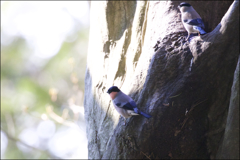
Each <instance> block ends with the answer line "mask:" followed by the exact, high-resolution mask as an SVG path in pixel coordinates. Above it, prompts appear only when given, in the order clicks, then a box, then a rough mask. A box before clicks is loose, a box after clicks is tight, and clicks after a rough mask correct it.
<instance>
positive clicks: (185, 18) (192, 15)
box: [178, 2, 207, 41]
mask: <svg viewBox="0 0 240 160" xmlns="http://www.w3.org/2000/svg"><path fill="white" fill-rule="evenodd" d="M178 8H179V10H180V11H181V15H182V23H183V25H184V27H185V29H186V30H187V32H188V37H187V39H186V41H187V40H188V38H189V36H190V35H191V33H198V35H199V36H200V34H206V33H207V32H205V31H204V28H205V26H204V23H203V20H202V18H201V17H200V15H199V14H198V13H197V12H196V11H195V9H194V8H193V7H192V6H191V5H190V4H189V3H186V2H182V3H181V4H180V5H179V6H178Z"/></svg>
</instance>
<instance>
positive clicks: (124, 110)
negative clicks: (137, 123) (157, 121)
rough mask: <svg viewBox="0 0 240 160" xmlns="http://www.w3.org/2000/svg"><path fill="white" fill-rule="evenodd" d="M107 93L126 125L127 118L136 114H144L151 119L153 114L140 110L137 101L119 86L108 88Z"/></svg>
mask: <svg viewBox="0 0 240 160" xmlns="http://www.w3.org/2000/svg"><path fill="white" fill-rule="evenodd" d="M107 93H108V94H109V95H110V98H111V99H112V102H113V105H114V107H115V109H116V110H117V112H118V113H119V114H120V115H121V116H122V117H123V118H124V125H126V118H129V117H131V116H136V115H142V116H144V117H145V118H147V119H149V118H151V117H152V116H150V115H148V114H146V113H144V112H142V111H140V110H139V109H138V108H137V105H136V103H135V101H134V100H133V99H132V98H131V97H129V96H128V95H126V94H125V93H123V92H122V91H121V90H120V89H119V88H118V87H117V86H112V87H110V88H109V89H108V91H107Z"/></svg>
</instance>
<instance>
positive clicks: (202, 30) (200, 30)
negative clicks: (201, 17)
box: [193, 26, 207, 34]
mask: <svg viewBox="0 0 240 160" xmlns="http://www.w3.org/2000/svg"><path fill="white" fill-rule="evenodd" d="M193 28H194V29H196V30H198V31H199V33H200V34H206V33H207V32H205V31H204V29H203V28H202V27H198V26H194V27H193Z"/></svg>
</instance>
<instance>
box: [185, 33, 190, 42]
mask: <svg viewBox="0 0 240 160" xmlns="http://www.w3.org/2000/svg"><path fill="white" fill-rule="evenodd" d="M189 36H190V34H189V33H188V36H187V39H186V41H187V40H188V38H189Z"/></svg>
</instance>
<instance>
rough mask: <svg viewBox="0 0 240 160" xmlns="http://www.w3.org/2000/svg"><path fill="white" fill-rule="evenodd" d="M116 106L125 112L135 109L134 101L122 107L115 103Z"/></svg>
mask: <svg viewBox="0 0 240 160" xmlns="http://www.w3.org/2000/svg"><path fill="white" fill-rule="evenodd" d="M116 106H118V107H120V108H123V109H127V110H134V108H137V105H136V103H135V102H134V101H130V102H128V103H125V104H124V105H122V104H121V103H116Z"/></svg>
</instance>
